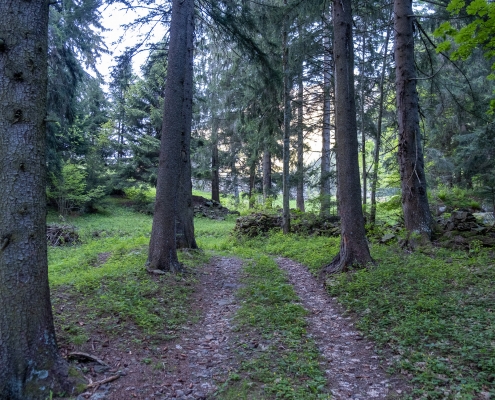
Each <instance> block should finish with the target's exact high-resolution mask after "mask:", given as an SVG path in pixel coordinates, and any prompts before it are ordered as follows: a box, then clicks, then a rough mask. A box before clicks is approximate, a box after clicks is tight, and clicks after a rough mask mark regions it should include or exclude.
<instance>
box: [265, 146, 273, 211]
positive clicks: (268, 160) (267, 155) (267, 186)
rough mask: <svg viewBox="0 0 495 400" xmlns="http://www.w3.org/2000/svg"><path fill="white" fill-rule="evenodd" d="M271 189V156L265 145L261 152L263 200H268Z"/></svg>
mask: <svg viewBox="0 0 495 400" xmlns="http://www.w3.org/2000/svg"><path fill="white" fill-rule="evenodd" d="M271 189H272V155H271V153H270V150H269V149H268V145H266V144H265V149H264V151H263V200H265V202H266V200H267V199H268V197H269V196H270V193H271Z"/></svg>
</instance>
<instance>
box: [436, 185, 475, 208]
mask: <svg viewBox="0 0 495 400" xmlns="http://www.w3.org/2000/svg"><path fill="white" fill-rule="evenodd" d="M430 200H431V205H438V204H439V203H440V204H442V205H444V206H447V208H448V209H449V210H450V211H451V210H455V209H465V208H470V209H474V210H480V209H481V205H480V203H479V201H478V200H477V199H476V195H475V192H474V191H473V190H469V189H463V188H460V187H458V186H454V187H448V186H443V185H440V186H438V187H437V188H436V189H434V190H432V191H431V192H430Z"/></svg>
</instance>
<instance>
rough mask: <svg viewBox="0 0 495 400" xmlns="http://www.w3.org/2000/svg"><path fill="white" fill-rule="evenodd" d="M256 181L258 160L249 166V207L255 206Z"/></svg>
mask: <svg viewBox="0 0 495 400" xmlns="http://www.w3.org/2000/svg"><path fill="white" fill-rule="evenodd" d="M255 181H256V162H255V161H253V162H252V164H251V165H250V166H249V192H248V201H249V208H254V204H255V203H256V202H255V199H254V184H255Z"/></svg>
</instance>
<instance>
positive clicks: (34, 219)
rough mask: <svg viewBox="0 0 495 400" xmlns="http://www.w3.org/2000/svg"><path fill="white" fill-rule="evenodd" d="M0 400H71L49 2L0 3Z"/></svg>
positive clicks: (39, 0) (40, 0)
mask: <svg viewBox="0 0 495 400" xmlns="http://www.w3.org/2000/svg"><path fill="white" fill-rule="evenodd" d="M0 26H2V27H7V26H8V27H9V29H8V30H6V29H4V30H3V31H2V32H1V33H0V101H1V104H2V110H3V111H2V113H1V114H0V137H1V139H0V154H2V157H1V158H0V185H1V187H2V190H0V204H2V210H1V213H2V214H1V218H0V302H1V304H2V313H1V316H0V365H1V366H2V367H1V368H0V399H8V400H31V399H33V400H38V399H45V398H48V397H50V396H51V393H53V394H60V393H65V394H69V395H71V394H73V391H74V381H73V380H70V379H69V378H68V365H67V363H66V362H65V361H64V360H63V358H62V357H61V356H60V355H59V353H58V349H57V342H56V338H55V329H54V325H53V317H52V308H51V304H50V292H49V287H48V261H47V248H46V222H45V216H46V197H45V189H46V173H45V169H46V150H45V144H46V143H45V134H46V127H45V124H46V122H45V118H46V110H47V47H48V44H47V42H48V1H47V0H36V1H30V2H24V1H13V0H12V1H2V2H0Z"/></svg>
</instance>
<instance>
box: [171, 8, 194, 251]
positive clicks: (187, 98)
mask: <svg viewBox="0 0 495 400" xmlns="http://www.w3.org/2000/svg"><path fill="white" fill-rule="evenodd" d="M193 44H194V12H193V14H192V16H191V17H190V20H188V25H187V57H186V64H185V65H184V70H185V71H184V72H185V79H184V103H183V107H184V118H185V119H184V124H185V128H184V135H182V144H181V156H182V170H181V178H180V186H179V198H180V199H181V201H180V202H179V204H178V206H179V207H178V215H177V233H176V240H177V243H176V247H177V248H178V249H197V248H198V245H197V244H196V238H195V236H194V207H193V203H192V182H191V124H192V98H193V73H194V71H193V59H194V49H193Z"/></svg>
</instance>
